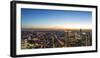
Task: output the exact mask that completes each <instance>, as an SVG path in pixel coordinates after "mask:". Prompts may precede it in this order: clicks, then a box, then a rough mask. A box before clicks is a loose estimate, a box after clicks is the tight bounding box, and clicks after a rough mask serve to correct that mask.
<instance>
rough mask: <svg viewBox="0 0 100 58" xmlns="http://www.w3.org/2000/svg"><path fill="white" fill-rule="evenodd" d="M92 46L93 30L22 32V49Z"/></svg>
mask: <svg viewBox="0 0 100 58" xmlns="http://www.w3.org/2000/svg"><path fill="white" fill-rule="evenodd" d="M91 45H92V30H85V29H78V30H22V31H21V49H38V48H62V47H81V46H91Z"/></svg>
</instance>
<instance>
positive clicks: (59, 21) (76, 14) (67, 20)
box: [21, 8, 92, 29]
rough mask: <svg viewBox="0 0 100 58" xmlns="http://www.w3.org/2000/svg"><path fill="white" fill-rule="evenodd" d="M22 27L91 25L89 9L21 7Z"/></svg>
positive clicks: (62, 27) (57, 27) (78, 26)
mask: <svg viewBox="0 0 100 58" xmlns="http://www.w3.org/2000/svg"><path fill="white" fill-rule="evenodd" d="M21 24H22V28H51V29H67V28H69V29H70V28H74V29H75V28H76V29H77V28H84V29H90V28H91V27H92V12H91V11H75V10H50V9H28V8H21Z"/></svg>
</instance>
